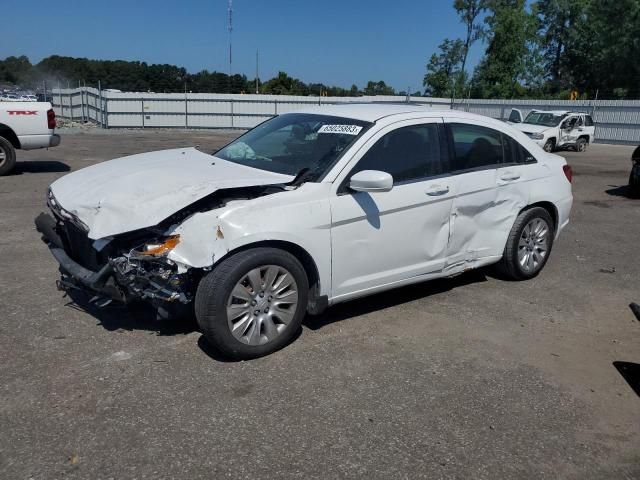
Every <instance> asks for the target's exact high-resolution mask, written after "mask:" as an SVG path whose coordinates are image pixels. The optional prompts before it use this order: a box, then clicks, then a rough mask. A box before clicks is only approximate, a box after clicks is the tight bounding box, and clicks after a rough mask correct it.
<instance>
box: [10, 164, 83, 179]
mask: <svg viewBox="0 0 640 480" xmlns="http://www.w3.org/2000/svg"><path fill="white" fill-rule="evenodd" d="M70 170H71V167H70V166H69V165H67V164H66V163H64V162H60V161H58V160H30V161H26V162H16V166H15V167H14V169H13V170H12V171H11V173H9V176H12V175H22V174H23V173H59V172H68V171H70Z"/></svg>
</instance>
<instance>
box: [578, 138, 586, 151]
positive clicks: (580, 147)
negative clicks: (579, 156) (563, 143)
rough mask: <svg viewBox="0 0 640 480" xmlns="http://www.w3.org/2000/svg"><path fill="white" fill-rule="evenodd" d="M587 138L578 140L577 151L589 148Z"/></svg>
mask: <svg viewBox="0 0 640 480" xmlns="http://www.w3.org/2000/svg"><path fill="white" fill-rule="evenodd" d="M587 145H588V143H587V139H586V138H579V139H578V140H577V141H576V152H585V151H586V150H587Z"/></svg>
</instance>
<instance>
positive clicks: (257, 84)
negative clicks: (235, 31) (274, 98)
mask: <svg viewBox="0 0 640 480" xmlns="http://www.w3.org/2000/svg"><path fill="white" fill-rule="evenodd" d="M258 55H259V53H258V50H257V49H256V95H258V94H259V93H260V88H259V80H258V78H260V77H259V74H258Z"/></svg>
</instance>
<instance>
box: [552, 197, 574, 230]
mask: <svg viewBox="0 0 640 480" xmlns="http://www.w3.org/2000/svg"><path fill="white" fill-rule="evenodd" d="M572 206H573V196H572V195H569V196H568V197H565V198H563V199H562V200H560V201H558V202H556V208H557V209H558V228H557V229H556V238H558V236H559V235H560V232H562V230H564V228H565V227H566V226H567V225H568V224H569V215H570V214H571V207H572Z"/></svg>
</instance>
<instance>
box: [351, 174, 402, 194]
mask: <svg viewBox="0 0 640 480" xmlns="http://www.w3.org/2000/svg"><path fill="white" fill-rule="evenodd" d="M349 188H351V190H354V191H356V192H388V191H389V190H391V188H393V177H392V176H391V175H389V174H388V173H387V172H381V171H379V170H362V171H361V172H358V173H356V174H355V175H354V176H353V177H351V179H350V180H349Z"/></svg>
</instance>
